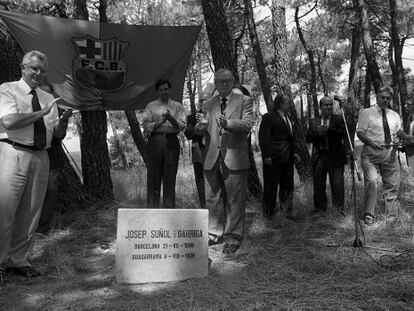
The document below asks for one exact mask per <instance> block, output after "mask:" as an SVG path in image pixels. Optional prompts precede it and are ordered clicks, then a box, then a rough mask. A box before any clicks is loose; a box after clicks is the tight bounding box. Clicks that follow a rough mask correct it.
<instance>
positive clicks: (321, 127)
mask: <svg viewBox="0 0 414 311" xmlns="http://www.w3.org/2000/svg"><path fill="white" fill-rule="evenodd" d="M328 130H329V126H326V125H319V126H318V127H317V128H316V131H317V133H318V135H319V136H326V134H327V133H328Z"/></svg>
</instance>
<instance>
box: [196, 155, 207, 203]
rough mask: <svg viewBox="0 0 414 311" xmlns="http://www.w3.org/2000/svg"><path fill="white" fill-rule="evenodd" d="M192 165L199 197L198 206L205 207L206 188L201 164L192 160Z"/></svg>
mask: <svg viewBox="0 0 414 311" xmlns="http://www.w3.org/2000/svg"><path fill="white" fill-rule="evenodd" d="M193 167H194V177H195V182H196V186H197V192H198V198H199V199H200V206H201V208H206V188H205V184H204V173H203V164H202V163H199V162H194V163H193Z"/></svg>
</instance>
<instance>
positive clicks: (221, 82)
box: [214, 79, 234, 84]
mask: <svg viewBox="0 0 414 311" xmlns="http://www.w3.org/2000/svg"><path fill="white" fill-rule="evenodd" d="M233 82H234V80H233V79H218V80H214V83H219V84H225V83H226V84H230V83H233Z"/></svg>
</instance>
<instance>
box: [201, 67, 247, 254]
mask: <svg viewBox="0 0 414 311" xmlns="http://www.w3.org/2000/svg"><path fill="white" fill-rule="evenodd" d="M214 84H215V86H216V89H217V91H218V93H219V94H218V95H216V96H213V97H212V98H210V99H209V100H208V101H207V102H206V104H205V114H203V113H199V114H197V121H198V122H197V124H196V132H197V133H199V134H200V135H202V136H205V137H204V140H205V146H206V147H205V151H204V175H205V178H206V207H207V208H208V209H209V245H214V244H218V243H221V242H222V241H223V240H224V242H225V244H224V247H223V253H224V254H231V253H235V252H236V251H237V250H238V249H239V248H240V246H241V243H242V241H243V236H244V218H245V203H246V192H247V176H248V169H249V165H250V162H249V156H248V145H247V142H248V140H247V136H248V134H249V132H250V129H251V127H252V124H253V110H252V107H253V104H252V99H251V98H250V97H248V96H244V95H241V94H236V93H233V86H234V76H233V74H232V72H231V71H229V70H228V69H219V70H217V72H216V73H215V75H214Z"/></svg>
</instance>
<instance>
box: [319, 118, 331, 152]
mask: <svg viewBox="0 0 414 311" xmlns="http://www.w3.org/2000/svg"><path fill="white" fill-rule="evenodd" d="M328 120H329V119H328V118H326V117H322V122H321V125H323V126H328ZM319 147H320V150H328V149H329V142H328V136H327V135H325V136H324V137H322V141H321V143H320V145H319Z"/></svg>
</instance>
